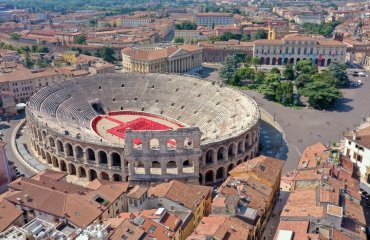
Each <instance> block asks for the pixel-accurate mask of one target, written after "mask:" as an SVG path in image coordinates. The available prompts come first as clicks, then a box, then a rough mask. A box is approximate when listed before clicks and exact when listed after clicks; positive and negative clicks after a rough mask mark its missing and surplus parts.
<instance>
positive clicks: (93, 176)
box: [89, 169, 98, 181]
mask: <svg viewBox="0 0 370 240" xmlns="http://www.w3.org/2000/svg"><path fill="white" fill-rule="evenodd" d="M97 178H98V174H97V173H96V171H95V170H94V169H90V170H89V181H93V180H95V179H97Z"/></svg>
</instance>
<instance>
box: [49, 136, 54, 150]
mask: <svg viewBox="0 0 370 240" xmlns="http://www.w3.org/2000/svg"><path fill="white" fill-rule="evenodd" d="M49 146H50V147H52V148H54V147H55V140H54V138H53V137H52V136H50V137H49Z"/></svg>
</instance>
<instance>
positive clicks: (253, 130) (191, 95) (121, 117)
mask: <svg viewBox="0 0 370 240" xmlns="http://www.w3.org/2000/svg"><path fill="white" fill-rule="evenodd" d="M26 114H27V118H26V119H27V126H28V129H29V130H30V132H31V142H32V147H33V151H34V152H35V155H36V157H37V159H38V160H39V161H42V162H43V163H44V164H48V166H49V167H50V168H53V169H56V168H57V169H59V170H60V171H64V172H66V173H68V174H69V175H75V177H76V178H84V179H86V180H93V179H95V178H99V179H106V180H113V181H132V182H135V183H141V184H149V183H150V182H155V181H165V180H167V179H168V180H170V179H179V180H182V181H187V182H190V183H200V184H203V185H206V184H213V183H216V182H219V181H222V180H224V179H225V178H226V177H227V173H228V171H230V170H231V169H233V168H234V167H235V166H236V165H238V164H240V163H242V162H244V161H247V160H248V159H251V158H253V157H254V156H256V153H257V152H258V142H259V118H260V113H259V109H258V107H257V105H256V103H255V102H254V101H253V100H252V99H250V98H249V97H247V96H245V95H243V94H242V93H240V92H237V91H235V90H233V89H230V88H228V87H222V86H219V85H216V84H215V83H212V82H207V81H202V80H199V79H195V78H192V77H186V76H180V75H162V74H145V75H143V74H134V73H129V74H107V75H96V76H88V77H82V78H76V79H73V80H69V81H65V82H62V83H59V84H54V85H51V86H49V87H46V88H43V89H41V90H40V91H38V92H37V93H36V94H35V95H34V96H33V97H32V98H31V99H30V101H29V102H28V103H27V108H26Z"/></svg>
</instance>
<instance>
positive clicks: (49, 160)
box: [46, 152, 52, 164]
mask: <svg viewBox="0 0 370 240" xmlns="http://www.w3.org/2000/svg"><path fill="white" fill-rule="evenodd" d="M46 162H47V163H48V164H52V162H51V156H50V153H48V152H46Z"/></svg>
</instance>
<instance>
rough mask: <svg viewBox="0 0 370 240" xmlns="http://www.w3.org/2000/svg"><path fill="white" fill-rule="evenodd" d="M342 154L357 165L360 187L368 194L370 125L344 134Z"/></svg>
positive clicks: (369, 186) (369, 179) (369, 189)
mask: <svg viewBox="0 0 370 240" xmlns="http://www.w3.org/2000/svg"><path fill="white" fill-rule="evenodd" d="M343 154H344V155H345V156H347V157H349V159H350V160H351V161H352V162H353V163H355V164H356V165H357V166H358V168H359V170H360V174H361V179H360V181H361V183H360V188H361V189H362V190H364V191H366V192H367V193H369V194H370V126H367V127H364V128H361V129H359V130H357V131H354V132H352V133H351V134H349V135H347V136H345V148H344V152H343Z"/></svg>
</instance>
